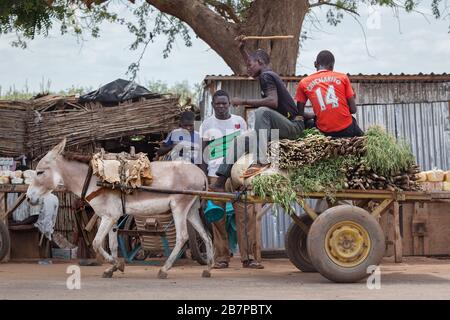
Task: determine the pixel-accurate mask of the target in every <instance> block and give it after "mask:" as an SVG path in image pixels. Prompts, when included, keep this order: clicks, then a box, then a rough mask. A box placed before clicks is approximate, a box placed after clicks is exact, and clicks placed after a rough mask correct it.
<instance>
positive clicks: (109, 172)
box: [91, 150, 152, 188]
mask: <svg viewBox="0 0 450 320" xmlns="http://www.w3.org/2000/svg"><path fill="white" fill-rule="evenodd" d="M91 165H92V168H93V174H95V175H96V176H97V177H99V178H100V180H101V181H102V182H108V183H112V184H118V185H119V184H120V185H123V186H127V187H132V188H136V187H140V186H142V185H150V184H151V181H152V174H151V171H150V160H149V159H148V157H147V155H146V154H145V153H142V152H140V153H137V154H135V155H131V154H129V153H126V152H121V153H107V152H105V151H104V150H102V151H101V152H98V153H96V154H94V156H93V157H92V160H91Z"/></svg>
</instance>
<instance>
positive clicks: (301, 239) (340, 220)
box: [101, 184, 450, 282]
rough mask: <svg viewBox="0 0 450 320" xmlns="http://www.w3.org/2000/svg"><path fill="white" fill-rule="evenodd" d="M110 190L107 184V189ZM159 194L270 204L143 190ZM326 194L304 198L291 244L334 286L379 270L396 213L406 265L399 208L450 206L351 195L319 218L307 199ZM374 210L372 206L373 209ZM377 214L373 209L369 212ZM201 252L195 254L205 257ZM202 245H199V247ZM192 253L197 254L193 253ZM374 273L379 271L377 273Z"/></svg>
mask: <svg viewBox="0 0 450 320" xmlns="http://www.w3.org/2000/svg"><path fill="white" fill-rule="evenodd" d="M101 185H102V186H103V187H108V185H107V184H101ZM139 189H140V190H143V191H148V192H156V193H158V192H159V193H172V194H190V195H197V196H199V197H200V198H202V199H205V200H216V201H247V202H248V203H270V202H272V201H271V200H270V199H261V198H257V197H254V196H250V195H246V194H245V193H242V192H241V193H228V192H208V191H193V190H162V189H156V188H152V187H140V188H139ZM325 196H326V195H325V194H324V193H321V192H317V193H306V194H303V195H302V196H298V203H299V204H300V206H301V207H302V208H303V209H304V211H305V214H303V215H300V216H297V215H295V214H291V215H290V217H291V218H292V224H291V225H290V227H289V229H288V231H287V234H286V238H285V244H286V252H287V255H288V257H289V259H290V261H291V262H292V263H293V264H294V265H295V266H296V267H297V268H298V269H300V270H301V271H303V272H315V271H317V272H319V273H320V274H321V275H322V276H324V277H325V278H327V279H329V280H331V281H334V282H357V281H359V280H362V279H364V278H366V277H367V276H369V274H370V271H369V270H371V268H370V267H371V266H378V265H379V264H380V263H381V260H382V258H383V256H384V253H385V251H386V243H385V235H384V232H383V230H382V228H381V225H380V223H379V219H380V217H381V215H382V214H385V213H386V212H387V211H388V210H391V211H392V213H393V216H394V234H395V240H394V251H395V261H396V262H401V259H402V239H401V234H400V215H399V207H400V204H401V203H403V202H427V201H444V202H449V201H450V192H444V191H442V192H421V191H420V192H419V191H414V192H399V191H397V192H395V191H382V190H364V191H363V190H345V191H342V192H338V193H336V194H335V195H334V197H335V198H336V200H337V201H339V202H340V201H343V200H351V201H352V205H348V204H345V205H337V206H334V207H330V208H328V209H327V210H325V211H324V212H322V213H320V214H318V213H317V212H316V211H315V210H314V209H312V208H311V207H310V206H309V205H308V204H307V203H306V202H305V201H304V199H305V198H310V199H324V198H325ZM369 204H370V205H369ZM369 208H371V209H369ZM191 243H192V246H195V250H197V251H198V252H201V250H200V248H199V247H197V246H196V245H195V242H191ZM197 244H198V245H200V243H199V242H197ZM191 250H192V248H191ZM372 271H373V270H372Z"/></svg>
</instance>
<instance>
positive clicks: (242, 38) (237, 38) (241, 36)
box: [234, 34, 245, 49]
mask: <svg viewBox="0 0 450 320" xmlns="http://www.w3.org/2000/svg"><path fill="white" fill-rule="evenodd" d="M244 38H245V35H243V34H241V35H240V36H238V37H236V38H235V39H234V40H236V41H238V43H239V44H238V48H239V49H243V48H244V47H245V40H244Z"/></svg>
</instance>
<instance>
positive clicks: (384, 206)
mask: <svg viewBox="0 0 450 320" xmlns="http://www.w3.org/2000/svg"><path fill="white" fill-rule="evenodd" d="M393 202H394V200H393V199H386V200H384V201H383V202H382V203H380V204H379V205H378V207H376V208H375V209H374V210H373V211H372V212H371V215H372V216H374V217H375V218H378V217H379V216H381V214H382V213H383V212H384V211H386V210H387V209H388V208H389V207H390V206H391V205H392V203H393Z"/></svg>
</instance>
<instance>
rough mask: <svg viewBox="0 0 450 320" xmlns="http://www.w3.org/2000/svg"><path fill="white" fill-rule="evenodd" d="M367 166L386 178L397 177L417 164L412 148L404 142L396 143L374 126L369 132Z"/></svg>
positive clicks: (381, 129) (382, 130) (392, 138)
mask: <svg viewBox="0 0 450 320" xmlns="http://www.w3.org/2000/svg"><path fill="white" fill-rule="evenodd" d="M366 136H367V142H366V145H367V154H366V156H365V161H366V164H367V165H368V166H369V167H370V168H371V169H372V170H374V171H375V172H377V173H380V174H382V175H384V176H392V175H397V174H398V173H399V172H401V171H403V170H407V169H408V168H409V167H411V166H412V165H413V164H414V163H415V159H414V155H413V153H412V151H411V146H410V145H409V144H408V143H407V142H406V141H404V140H399V141H396V140H395V138H394V137H393V136H391V135H390V134H388V133H387V132H386V131H385V130H384V129H383V128H382V127H380V126H372V127H370V128H369V129H368V130H367V132H366Z"/></svg>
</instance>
